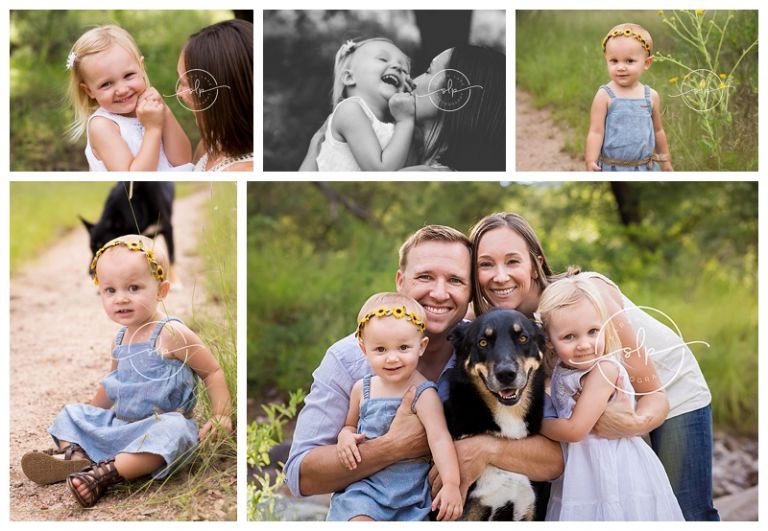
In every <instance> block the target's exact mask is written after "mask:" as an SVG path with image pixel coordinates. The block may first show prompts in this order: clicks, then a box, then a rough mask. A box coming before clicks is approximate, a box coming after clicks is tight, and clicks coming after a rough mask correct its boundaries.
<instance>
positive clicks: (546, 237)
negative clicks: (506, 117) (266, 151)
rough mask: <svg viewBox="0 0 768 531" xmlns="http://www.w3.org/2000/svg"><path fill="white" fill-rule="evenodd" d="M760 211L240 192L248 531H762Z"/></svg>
mask: <svg viewBox="0 0 768 531" xmlns="http://www.w3.org/2000/svg"><path fill="white" fill-rule="evenodd" d="M757 189H758V185H757V183H756V182H661V183H660V182H648V183H646V182H640V181H632V182H620V181H616V182H605V181H603V182H546V183H532V182H501V183H499V182H322V181H320V182H296V183H282V182H263V183H262V182H252V183H249V185H248V257H247V258H248V302H247V306H248V328H247V334H248V372H247V382H248V439H247V440H248V448H247V460H248V516H249V519H251V520H259V521H263V520H305V521H306V520H328V521H384V520H385V521H406V520H408V521H413V520H438V521H450V520H471V521H499V520H505V521H506V520H546V521H574V520H581V521H601V520H609V521H630V520H644V521H654V520H658V521H683V520H685V521H717V520H756V519H757V460H758V456H757V433H758V424H757V418H758V409H757V408H758V380H757V364H758V361H757V360H758V358H757V330H758V329H757V230H758V229H757V226H758V225H757V219H758V218H757Z"/></svg>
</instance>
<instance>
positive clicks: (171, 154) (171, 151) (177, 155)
mask: <svg viewBox="0 0 768 531" xmlns="http://www.w3.org/2000/svg"><path fill="white" fill-rule="evenodd" d="M141 99H142V100H143V99H153V100H155V101H157V102H159V103H161V104H162V105H163V113H164V116H163V150H164V151H165V156H166V158H167V159H168V162H170V163H171V164H172V165H174V166H181V165H182V164H187V163H189V162H191V161H192V143H191V142H190V141H189V138H187V134H186V133H185V132H184V130H183V129H182V128H181V125H179V122H178V120H176V116H174V114H173V111H171V108H170V107H169V106H168V105H167V104H166V103H165V102H164V101H163V97H162V96H161V95H160V93H159V92H158V91H157V89H156V88H154V87H149V88H147V90H145V91H144V92H143V93H142V95H141Z"/></svg>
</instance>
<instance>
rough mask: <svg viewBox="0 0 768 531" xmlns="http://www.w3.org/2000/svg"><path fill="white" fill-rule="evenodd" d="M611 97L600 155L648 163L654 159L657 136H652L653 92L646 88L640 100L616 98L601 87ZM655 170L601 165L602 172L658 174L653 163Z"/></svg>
mask: <svg viewBox="0 0 768 531" xmlns="http://www.w3.org/2000/svg"><path fill="white" fill-rule="evenodd" d="M600 88H601V89H603V90H605V91H606V92H607V93H608V96H610V98H611V105H610V106H609V107H608V114H607V115H606V117H605V136H604V137H603V148H602V152H601V155H602V156H603V157H605V158H607V159H615V160H626V161H632V160H645V159H647V158H648V157H650V156H651V155H653V150H654V149H655V148H656V135H655V134H654V132H653V118H652V112H653V102H652V101H651V88H650V87H649V86H648V85H644V87H643V88H644V92H645V94H644V97H642V98H639V99H628V98H617V97H616V94H615V93H614V92H613V90H611V88H610V87H609V86H608V85H603V86H601V87H600ZM652 164H653V166H652V168H653V169H652V170H649V169H648V166H646V165H645V164H642V165H639V166H620V165H610V164H605V163H603V162H598V165H599V166H600V167H601V168H602V169H603V171H659V165H658V163H656V162H655V161H654V162H653V163H652Z"/></svg>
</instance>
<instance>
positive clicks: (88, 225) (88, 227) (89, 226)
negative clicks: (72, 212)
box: [77, 216, 93, 234]
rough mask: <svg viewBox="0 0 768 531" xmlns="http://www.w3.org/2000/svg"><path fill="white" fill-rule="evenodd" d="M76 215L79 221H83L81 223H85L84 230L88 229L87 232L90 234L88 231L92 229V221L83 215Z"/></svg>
mask: <svg viewBox="0 0 768 531" xmlns="http://www.w3.org/2000/svg"><path fill="white" fill-rule="evenodd" d="M77 217H78V218H80V221H82V222H83V225H85V230H87V231H88V234H90V233H91V230H92V229H93V223H91V222H90V221H86V220H85V219H84V218H83V216H77Z"/></svg>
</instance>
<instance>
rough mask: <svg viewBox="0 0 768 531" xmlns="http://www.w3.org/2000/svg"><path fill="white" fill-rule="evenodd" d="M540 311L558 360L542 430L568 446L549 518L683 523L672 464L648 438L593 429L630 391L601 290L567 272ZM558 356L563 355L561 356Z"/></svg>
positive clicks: (550, 290) (546, 294)
mask: <svg viewBox="0 0 768 531" xmlns="http://www.w3.org/2000/svg"><path fill="white" fill-rule="evenodd" d="M539 314H540V317H541V321H542V324H543V326H544V330H545V332H546V334H547V347H548V349H549V352H548V353H547V355H548V356H549V358H550V359H549V361H550V362H551V364H554V363H555V361H556V358H559V362H557V365H556V366H555V368H554V371H553V374H552V381H551V385H550V388H551V395H552V404H553V406H554V407H555V409H556V410H557V416H558V417H559V418H557V419H547V418H545V419H544V421H543V423H542V428H541V433H543V434H544V435H546V436H547V437H549V438H550V439H552V440H555V441H560V442H562V443H568V444H565V445H563V448H564V450H563V451H564V461H565V470H564V471H563V475H562V476H560V477H559V478H558V479H557V480H556V481H555V482H553V483H552V492H551V495H550V499H549V505H548V507H547V516H546V519H547V520H683V514H682V512H681V511H680V507H679V506H678V503H677V499H676V498H675V495H674V493H673V492H672V487H671V486H670V484H669V479H668V478H667V475H666V473H665V471H664V468H663V466H662V464H661V462H660V461H659V459H658V458H657V457H656V454H654V453H653V450H651V448H650V446H648V445H647V444H646V443H645V442H644V441H643V440H642V439H641V438H640V437H628V438H624V439H604V438H600V437H597V436H595V435H592V434H590V432H591V431H592V427H593V426H594V425H595V422H597V419H598V418H599V417H600V415H602V414H603V411H605V408H606V406H607V404H608V402H609V400H611V398H612V397H613V396H614V395H615V394H616V392H619V393H630V392H632V387H631V386H630V385H628V384H627V382H628V381H629V378H628V375H627V371H626V369H625V368H624V367H623V366H622V364H621V363H619V361H618V360H617V359H616V354H617V353H618V352H620V351H621V348H622V347H621V342H620V340H619V337H618V335H617V333H616V330H615V328H614V327H613V325H612V323H611V322H610V321H609V320H608V316H607V311H606V309H605V304H604V303H603V300H602V299H601V297H600V294H599V292H598V291H597V290H596V289H595V288H594V287H593V286H592V285H591V284H590V282H589V281H588V280H585V279H583V278H579V277H567V278H564V279H561V280H558V281H557V282H554V283H552V284H550V285H549V286H547V288H546V289H545V290H544V292H543V294H542V296H541V302H540V304H539ZM555 356H556V358H555Z"/></svg>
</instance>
